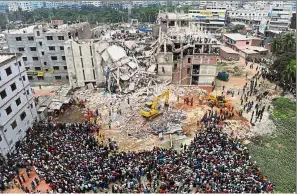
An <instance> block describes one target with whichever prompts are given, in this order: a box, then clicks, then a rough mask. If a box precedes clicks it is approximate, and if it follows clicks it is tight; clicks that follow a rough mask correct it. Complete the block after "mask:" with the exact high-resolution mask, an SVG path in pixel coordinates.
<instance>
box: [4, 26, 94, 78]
mask: <svg viewBox="0 0 297 194" xmlns="http://www.w3.org/2000/svg"><path fill="white" fill-rule="evenodd" d="M5 33H6V40H7V44H8V47H9V50H10V52H13V53H15V52H18V53H22V54H23V56H22V58H23V61H24V63H25V67H26V70H27V74H28V77H29V79H30V80H31V81H33V82H61V81H62V82H63V81H65V82H68V73H67V65H66V58H65V53H64V42H65V41H67V40H69V39H81V38H90V37H91V35H92V34H91V29H90V25H89V24H88V23H86V22H85V23H79V24H73V25H68V24H64V25H60V26H54V25H52V24H47V25H33V26H29V27H27V28H23V29H19V30H9V31H6V32H5Z"/></svg>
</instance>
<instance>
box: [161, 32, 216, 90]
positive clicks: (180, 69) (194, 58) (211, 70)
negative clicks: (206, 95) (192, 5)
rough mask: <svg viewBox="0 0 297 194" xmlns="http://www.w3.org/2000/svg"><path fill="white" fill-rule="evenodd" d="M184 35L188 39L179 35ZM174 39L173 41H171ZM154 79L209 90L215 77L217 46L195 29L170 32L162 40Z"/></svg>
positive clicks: (207, 36)
mask: <svg viewBox="0 0 297 194" xmlns="http://www.w3.org/2000/svg"><path fill="white" fill-rule="evenodd" d="M185 31H186V32H187V34H188V35H189V36H183V35H181V32H185ZM170 37H175V38H170ZM161 40H163V41H161V43H160V46H159V48H158V50H159V51H158V52H157V54H156V61H157V76H158V77H159V78H161V79H165V80H170V81H171V82H172V83H174V84H182V85H200V86H210V85H211V84H212V82H213V81H214V79H215V76H216V73H217V72H216V65H217V57H218V54H219V42H218V41H217V39H216V38H213V37H212V36H209V35H207V34H205V33H203V32H201V31H199V30H198V31H196V30H195V28H194V27H190V28H187V27H185V28H183V29H179V30H172V31H168V32H167V36H165V37H164V38H161Z"/></svg>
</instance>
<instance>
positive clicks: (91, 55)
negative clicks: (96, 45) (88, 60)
mask: <svg viewBox="0 0 297 194" xmlns="http://www.w3.org/2000/svg"><path fill="white" fill-rule="evenodd" d="M90 53H91V56H92V55H93V53H92V46H90Z"/></svg>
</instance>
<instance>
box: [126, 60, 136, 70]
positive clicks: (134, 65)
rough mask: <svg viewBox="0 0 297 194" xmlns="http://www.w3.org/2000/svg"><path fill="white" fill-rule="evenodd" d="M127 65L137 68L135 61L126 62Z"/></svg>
mask: <svg viewBox="0 0 297 194" xmlns="http://www.w3.org/2000/svg"><path fill="white" fill-rule="evenodd" d="M128 66H129V67H130V68H131V69H135V68H137V66H138V65H137V63H135V62H133V61H130V62H129V63H128Z"/></svg>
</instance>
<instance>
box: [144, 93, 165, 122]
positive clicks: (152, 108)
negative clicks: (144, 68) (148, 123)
mask: <svg viewBox="0 0 297 194" xmlns="http://www.w3.org/2000/svg"><path fill="white" fill-rule="evenodd" d="M169 94H170V90H169V89H168V90H166V91H164V92H163V93H162V94H161V95H159V96H157V97H156V98H155V100H154V101H153V102H147V103H145V105H144V107H143V108H142V109H141V110H140V115H142V116H143V117H145V118H148V119H152V118H153V117H155V116H157V115H159V114H160V111H159V110H158V109H157V105H158V102H159V100H160V99H162V98H163V97H165V106H167V107H168V106H169Z"/></svg>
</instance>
